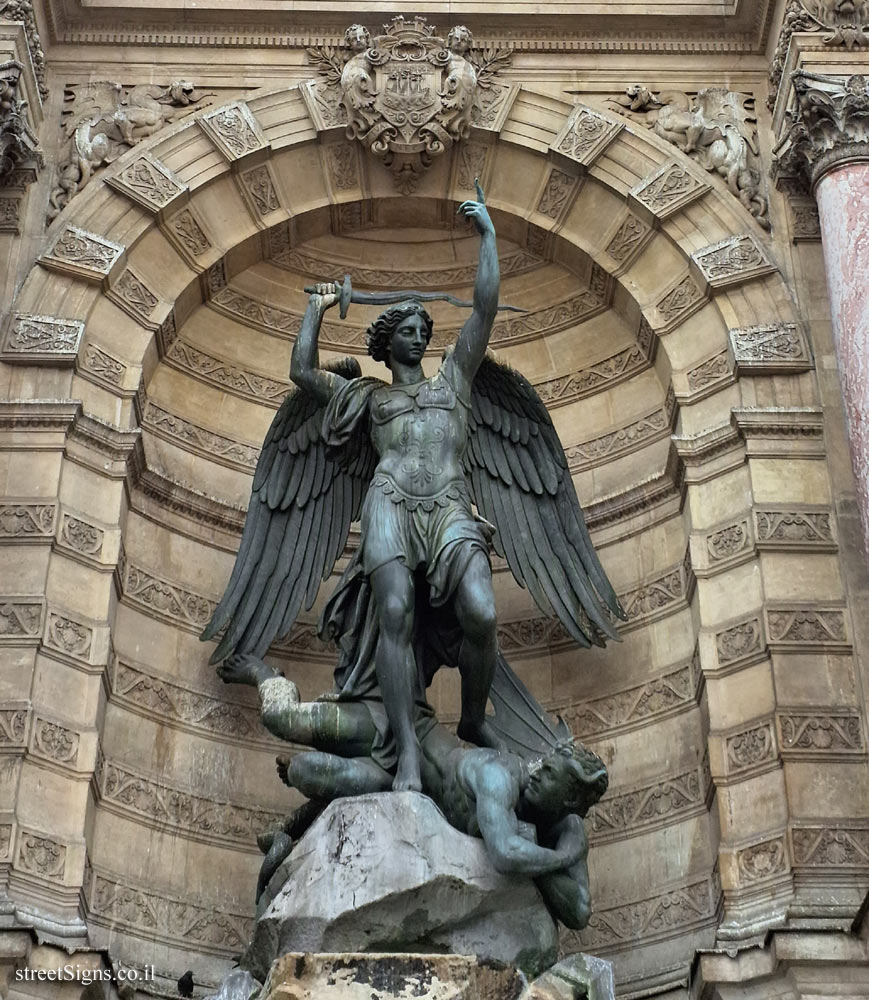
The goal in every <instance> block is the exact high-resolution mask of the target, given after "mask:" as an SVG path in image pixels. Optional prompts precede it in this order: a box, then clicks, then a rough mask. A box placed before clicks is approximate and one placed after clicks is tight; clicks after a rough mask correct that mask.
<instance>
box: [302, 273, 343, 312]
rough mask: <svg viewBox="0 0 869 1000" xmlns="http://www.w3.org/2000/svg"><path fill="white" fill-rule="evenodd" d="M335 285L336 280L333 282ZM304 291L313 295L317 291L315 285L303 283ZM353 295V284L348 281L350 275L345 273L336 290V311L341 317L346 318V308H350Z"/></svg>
mask: <svg viewBox="0 0 869 1000" xmlns="http://www.w3.org/2000/svg"><path fill="white" fill-rule="evenodd" d="M333 284H335V285H337V284H338V282H337V281H336V282H333ZM304 291H305V292H307V294H308V295H314V294H316V292H317V288H316V286H315V285H305V288H304ZM352 295H353V285H352V284H351V283H350V275H349V274H345V275H344V280H343V281H342V282H341V285H340V290H339V292H338V311H339V313H340V314H341V319H346V318H347V310H348V309H349V308H350V300H351V297H352Z"/></svg>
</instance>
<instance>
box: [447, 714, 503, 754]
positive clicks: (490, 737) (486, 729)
mask: <svg viewBox="0 0 869 1000" xmlns="http://www.w3.org/2000/svg"><path fill="white" fill-rule="evenodd" d="M456 735H457V736H458V738H459V739H460V740H464V741H465V742H466V743H473V744H474V745H475V746H478V747H489V748H490V749H492V750H498V751H500V752H501V753H506V752H507V751H508V749H509V748H508V747H507V744H506V743H505V742H504V741H503V740H502V739H501V737H500V736H498V734H497V733H496V732H495V731H494V729H493V728H492V726H491V725H490V724H489V723H488V722H486V721H484V722H483V723H482V724H480V723H478V722H471V721H469V720H468V719H461V720H460V722H459V724H458V726H457V727H456Z"/></svg>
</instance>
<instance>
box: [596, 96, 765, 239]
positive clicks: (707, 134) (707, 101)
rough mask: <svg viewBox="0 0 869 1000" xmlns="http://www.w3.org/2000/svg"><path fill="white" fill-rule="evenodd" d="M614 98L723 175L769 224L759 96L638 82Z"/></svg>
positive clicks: (628, 112)
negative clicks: (660, 87)
mask: <svg viewBox="0 0 869 1000" xmlns="http://www.w3.org/2000/svg"><path fill="white" fill-rule="evenodd" d="M608 103H609V104H610V107H612V108H613V110H615V111H618V112H619V113H620V114H623V115H625V116H626V117H628V118H630V119H632V120H633V121H636V122H640V123H642V124H643V125H645V126H646V127H647V128H650V129H653V130H654V131H655V133H656V134H657V135H659V136H661V138H662V139H666V140H667V142H670V143H672V144H673V145H674V146H676V147H678V148H679V149H681V150H682V152H683V153H687V154H688V156H690V157H691V159H692V160H695V161H696V162H697V163H699V164H700V166H701V167H703V169H704V170H708V171H709V172H710V173H716V174H718V175H719V176H720V177H723V178H724V180H725V181H726V182H727V187H728V190H729V191H730V193H731V194H732V195H734V196H735V197H737V198H738V199H739V200H740V201H741V202H742V204H743V205H744V206H745V207H746V208H747V209H748V211H749V212H751V214H752V215H753V216H754V217H755V219H757V221H758V223H759V224H760V225H761V226H762V227H763V228H764V229H769V205H768V202H767V198H766V195H765V194H764V191H763V186H762V184H761V173H762V165H761V161H760V151H759V148H758V144H757V117H756V116H755V112H754V98H753V97H751V96H750V95H749V94H740V93H736V92H735V91H732V90H725V89H724V88H723V87H707V88H706V89H704V90H701V91H699V93H697V94H696V95H691V94H687V93H684V92H682V91H678V90H662V91H661V92H660V93H655V92H654V91H652V90H650V89H649V88H648V87H644V86H642V85H641V84H634V85H633V86H631V87H628V88H627V90H626V91H625V93H624V94H621V95H619V96H618V97H616V98H615V100H611V101H609V102H608Z"/></svg>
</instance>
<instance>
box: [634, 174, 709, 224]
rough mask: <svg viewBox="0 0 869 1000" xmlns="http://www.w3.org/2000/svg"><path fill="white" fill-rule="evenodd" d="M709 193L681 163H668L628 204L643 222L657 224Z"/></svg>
mask: <svg viewBox="0 0 869 1000" xmlns="http://www.w3.org/2000/svg"><path fill="white" fill-rule="evenodd" d="M708 190H709V184H708V183H707V182H706V181H704V180H701V179H700V178H699V177H696V176H695V175H694V174H693V173H692V172H691V171H690V170H688V169H686V168H685V167H684V166H683V165H682V164H681V163H665V164H664V165H663V166H662V167H659V168H658V170H656V171H655V172H654V173H653V174H652V175H651V177H647V178H646V179H645V180H644V181H641V182H640V183H639V184H637V185H636V187H634V188H633V189H632V190H631V192H630V194H629V196H628V200H629V202H630V203H631V204H632V205H633V206H634V209H635V211H636V212H637V213H638V214H639V215H640V216H641V217H642V218H644V219H645V220H646V221H647V222H649V223H651V224H654V223H657V222H660V221H663V220H664V219H668V218H669V217H670V216H671V215H675V214H676V212H681V211H682V209H683V208H685V206H686V205H690V204H691V202H692V201H696V200H697V199H698V198H702V197H703V195H704V194H706V192H707V191H708Z"/></svg>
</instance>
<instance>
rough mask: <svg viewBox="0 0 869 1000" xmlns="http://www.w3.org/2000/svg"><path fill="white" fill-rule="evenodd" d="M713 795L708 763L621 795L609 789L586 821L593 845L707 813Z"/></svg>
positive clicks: (615, 789)
mask: <svg viewBox="0 0 869 1000" xmlns="http://www.w3.org/2000/svg"><path fill="white" fill-rule="evenodd" d="M711 795H712V777H711V775H710V774H709V767H708V762H706V761H704V763H703V764H701V765H699V766H698V767H695V768H692V769H690V770H687V771H682V772H680V773H679V774H675V775H673V776H671V777H669V776H668V777H665V778H659V779H657V780H656V781H653V782H651V783H646V784H644V785H641V786H639V787H637V788H634V789H631V790H627V791H622V790H620V789H618V788H609V789H608V790H607V794H606V797H605V798H604V799H601V801H600V802H598V803H597V805H595V806H592V808H591V810H590V811H589V813H588V816H587V818H586V820H585V825H586V829H587V830H588V836H589V840H590V841H591V843H592V844H599V843H607V842H609V841H613V840H624V839H626V838H628V837H635V836H638V835H640V834H643V833H648V832H649V831H650V830H656V829H659V828H660V827H662V826H670V825H672V824H674V823H681V822H683V821H684V820H686V819H690V818H691V817H692V816H699V815H702V814H704V813H705V812H706V810H707V808H708V805H709V801H710V798H711Z"/></svg>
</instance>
